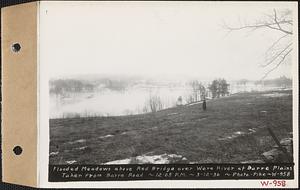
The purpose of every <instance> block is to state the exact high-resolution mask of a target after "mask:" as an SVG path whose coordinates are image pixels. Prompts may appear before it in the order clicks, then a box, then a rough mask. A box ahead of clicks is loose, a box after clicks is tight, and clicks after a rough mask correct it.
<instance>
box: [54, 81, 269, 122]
mask: <svg viewBox="0 0 300 190" xmlns="http://www.w3.org/2000/svg"><path fill="white" fill-rule="evenodd" d="M254 90H255V91H263V90H269V89H267V88H262V87H261V86H254V85H252V86H250V85H248V86H234V85H231V89H230V93H232V94H233V93H237V92H246V91H247V92H249V91H254ZM191 94H192V91H191V88H189V87H186V86H182V87H153V86H152V87H132V88H129V89H126V90H109V89H101V90H99V89H98V90H95V91H93V92H80V93H67V94H64V95H54V94H50V118H64V117H78V116H80V117H91V116H121V115H133V114H141V113H146V112H150V108H149V99H150V97H153V96H156V97H159V100H160V101H161V103H162V105H163V109H165V108H170V107H174V106H176V105H177V103H178V101H177V100H178V98H179V97H180V96H181V97H182V104H186V103H187V99H188V97H189V96H190V95H191ZM146 107H147V109H145V108H146Z"/></svg>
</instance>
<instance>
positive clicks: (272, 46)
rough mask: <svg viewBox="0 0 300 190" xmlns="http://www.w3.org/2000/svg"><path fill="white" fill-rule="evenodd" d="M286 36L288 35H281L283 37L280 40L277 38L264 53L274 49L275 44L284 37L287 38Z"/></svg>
mask: <svg viewBox="0 0 300 190" xmlns="http://www.w3.org/2000/svg"><path fill="white" fill-rule="evenodd" d="M287 36H288V34H285V35H283V36H281V37H280V38H278V39H277V40H276V41H275V42H274V43H273V44H272V45H271V46H270V47H269V48H268V49H267V50H266V52H269V51H270V50H271V49H272V48H274V46H275V45H276V44H278V43H279V42H280V40H282V39H283V38H285V37H287Z"/></svg>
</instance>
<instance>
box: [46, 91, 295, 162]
mask: <svg viewBox="0 0 300 190" xmlns="http://www.w3.org/2000/svg"><path fill="white" fill-rule="evenodd" d="M291 94H292V92H291V91H280V92H275V91H274V92H255V93H241V94H236V95H232V96H230V97H225V98H220V99H215V100H211V101H209V102H207V110H206V111H203V110H202V104H194V105H188V106H187V105H185V106H180V107H176V108H170V109H166V110H162V111H159V112H156V113H149V114H143V115H133V116H119V117H91V118H69V119H67V118H66V119H51V120H50V164H66V162H67V161H70V160H74V161H76V164H101V163H105V162H109V161H113V160H120V159H125V158H130V157H135V156H138V155H143V154H152V155H158V154H164V153H167V154H178V155H182V156H184V157H185V158H187V161H186V162H193V163H240V162H243V161H247V160H256V159H260V158H261V156H260V155H261V153H263V152H265V151H267V150H270V149H271V148H272V147H273V146H274V145H275V142H274V141H273V139H272V137H271V136H270V135H269V133H268V131H267V130H266V129H265V126H271V127H272V129H273V131H274V132H275V134H276V135H277V136H278V138H279V139H282V138H285V137H288V136H289V133H290V132H292V95H291ZM271 123H272V124H274V125H271Z"/></svg>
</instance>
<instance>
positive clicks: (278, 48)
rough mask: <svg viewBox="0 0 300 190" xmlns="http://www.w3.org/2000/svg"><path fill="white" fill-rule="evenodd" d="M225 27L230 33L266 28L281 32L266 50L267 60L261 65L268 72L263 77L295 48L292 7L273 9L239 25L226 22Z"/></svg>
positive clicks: (269, 30) (270, 30)
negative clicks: (250, 21)
mask: <svg viewBox="0 0 300 190" xmlns="http://www.w3.org/2000/svg"><path fill="white" fill-rule="evenodd" d="M223 27H224V28H225V29H226V30H228V32H229V33H230V32H232V31H236V30H248V31H255V30H263V29H264V30H266V32H278V33H279V34H280V36H279V37H278V39H276V40H274V42H273V43H272V44H271V45H270V47H269V48H268V49H267V50H266V52H265V55H266V60H265V63H264V64H262V65H261V66H262V67H264V68H267V72H266V73H265V75H264V76H263V77H262V79H264V78H266V77H267V76H268V75H269V74H270V73H271V72H272V71H274V70H275V69H277V68H278V67H279V66H280V65H281V64H282V63H284V62H285V60H286V59H287V57H288V55H290V54H291V52H292V50H293V47H292V45H293V44H292V35H293V15H292V11H291V10H290V9H285V10H276V9H273V11H272V13H270V14H265V16H264V17H263V18H261V19H259V20H256V21H254V22H252V23H244V24H240V25H239V26H229V25H227V24H226V23H225V22H224V26H223Z"/></svg>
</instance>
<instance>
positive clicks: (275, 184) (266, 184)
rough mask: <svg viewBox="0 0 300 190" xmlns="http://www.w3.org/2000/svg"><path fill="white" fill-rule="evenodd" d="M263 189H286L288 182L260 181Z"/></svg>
mask: <svg viewBox="0 0 300 190" xmlns="http://www.w3.org/2000/svg"><path fill="white" fill-rule="evenodd" d="M260 184H261V186H262V187H285V186H286V185H287V184H286V181H285V180H265V181H260Z"/></svg>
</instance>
